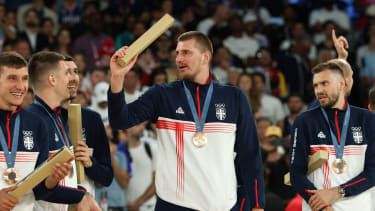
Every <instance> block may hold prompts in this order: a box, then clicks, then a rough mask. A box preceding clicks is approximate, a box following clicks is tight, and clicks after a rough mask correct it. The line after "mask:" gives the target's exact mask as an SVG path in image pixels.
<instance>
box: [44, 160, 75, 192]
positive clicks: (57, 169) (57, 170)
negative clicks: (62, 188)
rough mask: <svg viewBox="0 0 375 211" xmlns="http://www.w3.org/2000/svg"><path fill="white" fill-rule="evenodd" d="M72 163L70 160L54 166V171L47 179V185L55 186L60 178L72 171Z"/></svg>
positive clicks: (48, 186) (48, 187)
mask: <svg viewBox="0 0 375 211" xmlns="http://www.w3.org/2000/svg"><path fill="white" fill-rule="evenodd" d="M71 168H72V165H71V164H70V163H68V162H64V163H56V164H55V165H54V166H53V169H52V173H51V175H49V176H48V177H47V179H46V182H45V186H46V188H47V189H52V188H54V187H55V186H56V185H57V184H58V183H59V181H60V180H62V179H64V178H65V177H66V176H67V175H68V174H69V172H70V169H71Z"/></svg>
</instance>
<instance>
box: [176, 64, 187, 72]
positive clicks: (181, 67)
mask: <svg viewBox="0 0 375 211" xmlns="http://www.w3.org/2000/svg"><path fill="white" fill-rule="evenodd" d="M187 68H188V66H187V65H178V69H179V70H180V71H186V70H187Z"/></svg>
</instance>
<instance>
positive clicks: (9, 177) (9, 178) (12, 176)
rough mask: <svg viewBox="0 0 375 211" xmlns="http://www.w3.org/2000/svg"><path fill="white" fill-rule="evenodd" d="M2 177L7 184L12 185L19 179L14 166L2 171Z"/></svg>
mask: <svg viewBox="0 0 375 211" xmlns="http://www.w3.org/2000/svg"><path fill="white" fill-rule="evenodd" d="M3 178H4V180H5V182H6V183H7V184H9V185H12V184H15V183H17V182H18V181H19V179H20V175H19V173H18V171H17V170H16V169H15V168H8V169H7V170H5V171H4V174H3Z"/></svg>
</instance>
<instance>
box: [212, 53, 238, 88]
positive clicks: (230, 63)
mask: <svg viewBox="0 0 375 211" xmlns="http://www.w3.org/2000/svg"><path fill="white" fill-rule="evenodd" d="M229 72H238V73H241V72H242V69H241V68H239V67H236V66H235V59H234V58H233V56H232V53H231V52H230V51H229V50H228V48H226V47H224V46H221V47H218V48H217V49H216V51H215V53H214V57H213V67H212V74H213V75H214V76H215V78H216V79H217V80H218V81H219V82H220V83H222V84H227V83H228V74H229Z"/></svg>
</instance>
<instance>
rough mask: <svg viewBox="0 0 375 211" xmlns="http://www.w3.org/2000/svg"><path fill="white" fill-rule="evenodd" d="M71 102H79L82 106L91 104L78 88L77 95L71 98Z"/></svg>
mask: <svg viewBox="0 0 375 211" xmlns="http://www.w3.org/2000/svg"><path fill="white" fill-rule="evenodd" d="M72 102H73V103H77V104H81V105H82V106H84V107H89V105H90V104H91V102H90V99H89V97H88V96H87V94H86V93H85V92H83V91H80V90H78V91H77V96H76V97H75V98H74V99H73V100H72Z"/></svg>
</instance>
